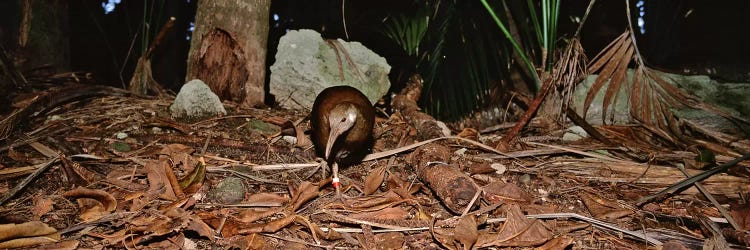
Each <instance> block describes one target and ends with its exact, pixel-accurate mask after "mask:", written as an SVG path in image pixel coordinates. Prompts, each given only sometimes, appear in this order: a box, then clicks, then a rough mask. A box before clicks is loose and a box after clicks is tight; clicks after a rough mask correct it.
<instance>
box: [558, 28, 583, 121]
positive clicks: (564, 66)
mask: <svg viewBox="0 0 750 250" xmlns="http://www.w3.org/2000/svg"><path fill="white" fill-rule="evenodd" d="M586 61H587V58H586V54H585V53H584V52H583V47H581V41H580V40H578V37H573V38H572V39H571V40H570V42H569V43H568V46H566V47H565V50H564V51H563V54H562V55H561V56H560V58H559V59H558V60H557V62H556V63H555V67H554V68H553V69H552V84H554V88H555V89H557V91H558V95H559V97H560V100H561V101H562V105H560V112H559V114H560V115H561V117H564V116H563V115H562V114H565V110H567V109H568V107H569V106H570V103H571V102H572V101H573V96H574V94H573V93H574V92H575V88H576V85H577V84H578V83H579V82H581V80H582V79H583V78H584V77H586V75H588V74H587V72H586Z"/></svg>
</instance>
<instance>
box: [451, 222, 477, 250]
mask: <svg viewBox="0 0 750 250" xmlns="http://www.w3.org/2000/svg"><path fill="white" fill-rule="evenodd" d="M454 237H456V240H458V241H459V242H461V245H462V246H463V249H471V248H472V247H473V246H474V244H475V243H477V239H478V237H479V232H478V231H477V220H476V218H474V216H473V215H466V216H463V217H461V219H460V220H459V221H458V225H456V228H455V230H454Z"/></svg>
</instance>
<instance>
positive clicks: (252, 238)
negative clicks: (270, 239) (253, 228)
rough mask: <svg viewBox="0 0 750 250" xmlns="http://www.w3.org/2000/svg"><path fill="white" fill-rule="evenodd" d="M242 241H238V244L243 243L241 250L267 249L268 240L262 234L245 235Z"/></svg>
mask: <svg viewBox="0 0 750 250" xmlns="http://www.w3.org/2000/svg"><path fill="white" fill-rule="evenodd" d="M240 239H241V240H240V241H237V242H238V243H240V242H241V243H242V246H244V247H240V246H238V247H240V249H248V250H251V249H265V247H266V240H265V239H264V238H263V236H261V235H260V234H249V235H245V236H243V237H240Z"/></svg>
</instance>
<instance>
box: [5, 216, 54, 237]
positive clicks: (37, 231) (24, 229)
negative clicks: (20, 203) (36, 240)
mask: <svg viewBox="0 0 750 250" xmlns="http://www.w3.org/2000/svg"><path fill="white" fill-rule="evenodd" d="M56 232H57V230H56V229H54V228H52V227H50V226H48V225H47V224H45V223H43V222H41V221H30V222H25V223H21V224H0V241H7V240H9V239H18V238H24V237H33V236H44V235H50V234H54V233H56Z"/></svg>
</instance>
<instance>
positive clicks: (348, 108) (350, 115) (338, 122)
mask: <svg viewBox="0 0 750 250" xmlns="http://www.w3.org/2000/svg"><path fill="white" fill-rule="evenodd" d="M358 114H359V112H358V111H357V108H356V107H355V106H354V105H353V104H350V103H342V104H339V105H336V107H334V108H333V109H331V112H330V113H329V114H328V123H329V126H330V127H331V132H330V133H329V134H328V143H326V159H328V157H329V156H330V154H331V148H333V143H334V142H336V139H338V138H339V136H341V135H342V134H344V133H346V131H349V130H350V129H351V128H352V127H353V126H354V123H355V122H356V121H357V115H358Z"/></svg>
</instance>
